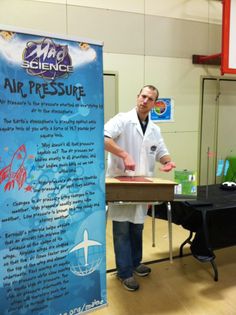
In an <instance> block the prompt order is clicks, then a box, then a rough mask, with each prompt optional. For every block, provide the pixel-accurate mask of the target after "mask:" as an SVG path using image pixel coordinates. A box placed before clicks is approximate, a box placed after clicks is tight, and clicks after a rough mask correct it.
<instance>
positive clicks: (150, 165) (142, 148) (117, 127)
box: [104, 108, 169, 223]
mask: <svg viewBox="0 0 236 315" xmlns="http://www.w3.org/2000/svg"><path fill="white" fill-rule="evenodd" d="M104 135H105V136H107V137H110V138H112V139H113V140H114V141H115V142H116V143H117V144H118V145H119V146H120V147H121V148H122V149H124V150H125V151H126V152H128V153H129V154H130V155H131V156H132V158H133V159H134V161H135V175H136V176H148V177H152V176H153V174H154V170H155V162H156V161H159V160H160V158H161V157H163V156H164V155H168V154H169V152H168V150H167V148H166V146H165V143H164V141H163V138H162V136H161V132H160V128H159V127H158V126H157V125H155V124H154V123H153V122H152V121H150V120H149V122H148V125H147V129H146V132H145V134H144V135H143V131H142V128H141V126H140V122H139V119H138V116H137V112H136V109H135V108H134V109H133V110H131V111H129V112H127V113H120V114H118V115H116V116H115V117H113V118H112V119H110V120H109V121H108V122H107V123H106V124H105V128H104ZM122 175H125V170H124V163H123V160H122V159H121V158H119V157H117V156H115V155H114V154H111V153H108V166H107V176H109V177H115V176H122ZM137 193H138V191H137ZM146 214H147V205H138V206H134V205H125V206H124V205H122V206H120V205H109V217H110V218H111V219H112V220H114V221H120V222H122V221H129V222H132V223H143V222H144V219H145V216H146Z"/></svg>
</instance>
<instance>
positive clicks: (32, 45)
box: [22, 38, 73, 80]
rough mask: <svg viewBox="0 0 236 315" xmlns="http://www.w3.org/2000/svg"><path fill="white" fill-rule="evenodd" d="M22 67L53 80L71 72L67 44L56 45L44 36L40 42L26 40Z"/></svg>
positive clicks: (32, 73)
mask: <svg viewBox="0 0 236 315" xmlns="http://www.w3.org/2000/svg"><path fill="white" fill-rule="evenodd" d="M22 67H23V68H25V69H26V71H27V72H28V73H29V74H30V75H33V76H39V77H42V78H44V79H47V80H55V79H57V78H60V77H64V76H67V75H68V74H69V73H70V72H73V67H72V62H71V57H70V55H69V51H68V46H66V45H57V44H55V43H54V42H53V40H51V39H49V38H45V39H44V40H43V41H41V42H32V41H30V42H28V43H27V45H26V48H25V50H24V52H23V62H22Z"/></svg>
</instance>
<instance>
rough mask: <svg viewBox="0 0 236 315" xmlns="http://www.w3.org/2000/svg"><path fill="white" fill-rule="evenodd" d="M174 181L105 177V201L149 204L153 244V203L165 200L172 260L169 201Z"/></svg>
mask: <svg viewBox="0 0 236 315" xmlns="http://www.w3.org/2000/svg"><path fill="white" fill-rule="evenodd" d="M175 185H176V183H175V182H173V181H170V180H165V179H160V178H149V177H137V176H134V177H113V178H110V177H107V178H106V202H107V203H108V204H109V203H119V204H127V203H132V204H141V203H146V204H151V205H152V213H153V221H152V224H153V226H152V239H153V246H155V217H154V207H153V205H155V204H157V203H158V202H165V203H166V206H167V216H168V232H169V253H170V261H171V262H172V261H173V254H172V226H171V224H172V218H171V203H170V201H172V200H173V199H174V186H175Z"/></svg>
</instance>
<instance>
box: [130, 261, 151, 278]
mask: <svg viewBox="0 0 236 315" xmlns="http://www.w3.org/2000/svg"><path fill="white" fill-rule="evenodd" d="M150 272H151V268H149V267H147V266H145V265H144V264H140V265H139V266H138V267H137V268H135V269H134V273H135V274H136V275H137V276H140V277H146V276H148V275H149V273H150Z"/></svg>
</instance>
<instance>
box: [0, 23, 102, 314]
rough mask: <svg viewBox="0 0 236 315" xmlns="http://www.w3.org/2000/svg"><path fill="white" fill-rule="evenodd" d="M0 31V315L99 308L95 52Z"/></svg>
mask: <svg viewBox="0 0 236 315" xmlns="http://www.w3.org/2000/svg"><path fill="white" fill-rule="evenodd" d="M1 29H2V30H1V31H0V300H1V303H0V314H1V315H18V314H24V315H34V314H37V315H47V314H48V315H49V314H50V315H54V314H55V315H56V314H57V315H73V314H81V313H83V312H87V311H90V310H92V309H95V308H98V307H101V306H103V305H105V304H106V303H107V301H106V261H105V193H104V191H105V184H104V144H103V143H104V138H103V128H104V118H103V117H104V113H103V69H102V45H101V44H100V43H88V42H84V41H79V40H74V39H68V38H65V39H63V38H59V37H52V36H50V35H49V36H46V35H35V34H29V33H27V32H17V31H16V30H12V29H11V30H8V29H4V28H3V27H2V28H1Z"/></svg>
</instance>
